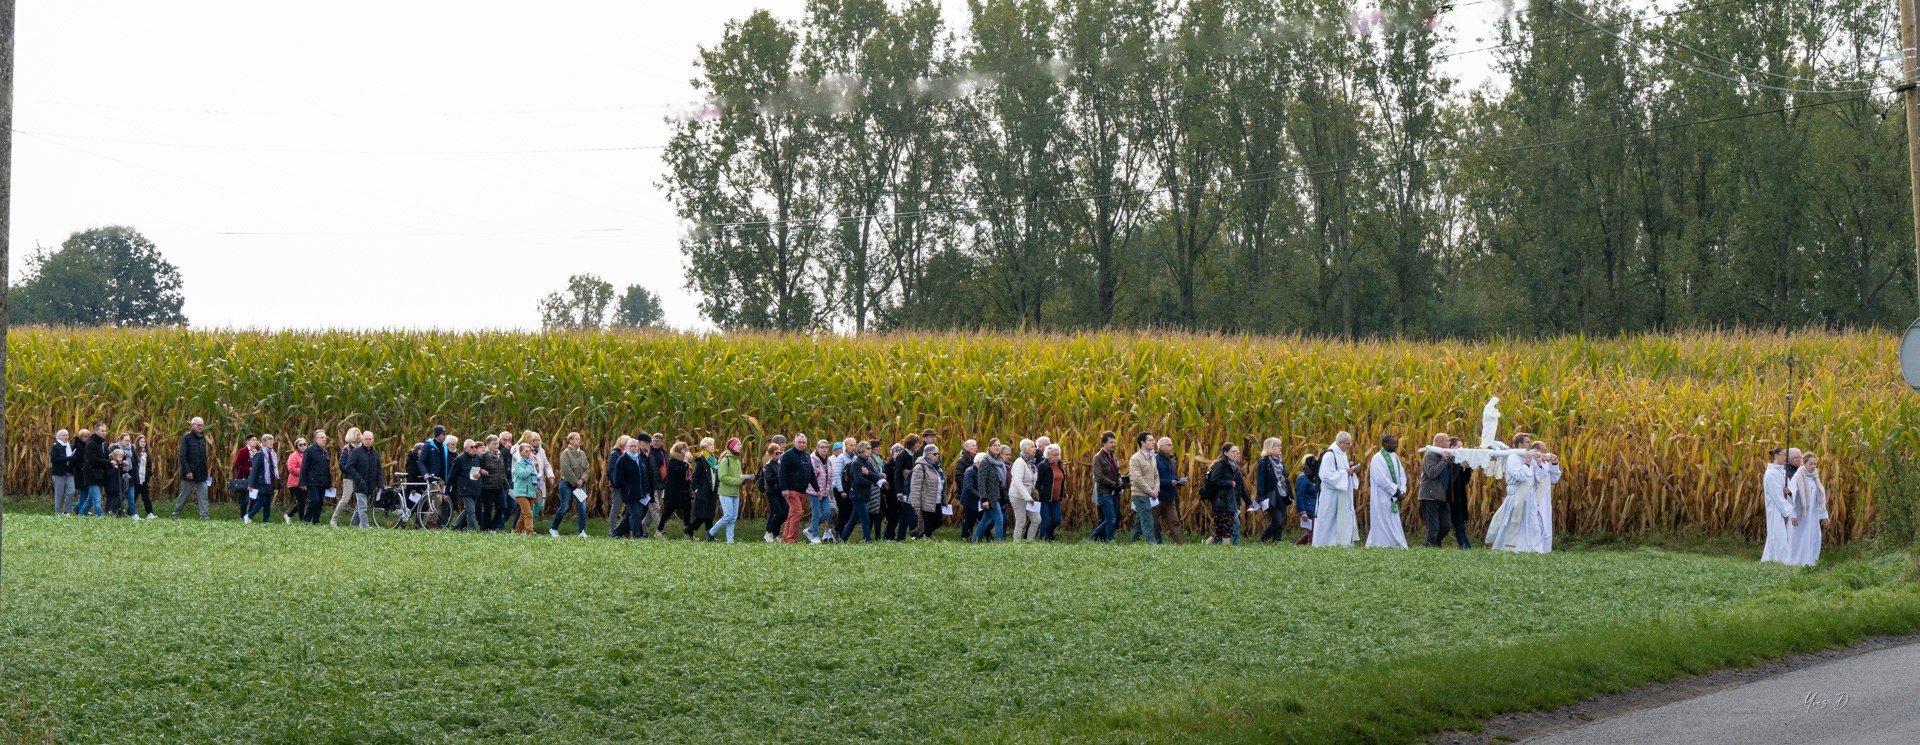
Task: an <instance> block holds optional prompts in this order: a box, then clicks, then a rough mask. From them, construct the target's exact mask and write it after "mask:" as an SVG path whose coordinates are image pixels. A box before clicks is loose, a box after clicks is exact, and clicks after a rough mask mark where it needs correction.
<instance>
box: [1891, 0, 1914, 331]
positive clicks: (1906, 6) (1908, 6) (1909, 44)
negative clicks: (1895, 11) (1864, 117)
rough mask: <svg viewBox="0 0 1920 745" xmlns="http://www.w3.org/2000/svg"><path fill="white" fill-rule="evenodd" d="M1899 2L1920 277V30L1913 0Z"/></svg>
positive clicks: (1910, 169)
mask: <svg viewBox="0 0 1920 745" xmlns="http://www.w3.org/2000/svg"><path fill="white" fill-rule="evenodd" d="M1894 2H1896V3H1899V4H1900V69H1901V71H1902V72H1904V73H1905V74H1906V84H1905V85H1903V86H1901V91H1902V92H1903V93H1905V94H1906V96H1905V97H1906V99H1907V177H1908V178H1909V179H1910V180H1911V183H1912V191H1913V260H1914V270H1913V272H1914V278H1915V280H1920V90H1915V89H1914V86H1915V85H1920V59H1915V57H1914V47H1915V40H1916V38H1920V34H1916V33H1915V31H1914V17H1913V16H1914V9H1913V3H1914V0H1894ZM1914 292H1915V293H1916V294H1915V296H1914V297H1915V298H1920V282H1916V286H1915V287H1914Z"/></svg>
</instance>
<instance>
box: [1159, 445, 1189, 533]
mask: <svg viewBox="0 0 1920 745" xmlns="http://www.w3.org/2000/svg"><path fill="white" fill-rule="evenodd" d="M1153 463H1154V468H1155V469H1157V470H1158V471H1159V472H1160V504H1158V505H1155V506H1154V508H1153V532H1154V540H1157V541H1160V542H1162V543H1186V542H1187V531H1186V530H1185V529H1183V528H1181V527H1180V487H1182V486H1186V485H1187V480H1186V479H1183V478H1180V477H1179V472H1178V471H1176V470H1175V468H1174V464H1173V438H1171V437H1162V438H1160V441H1159V442H1156V443H1154V451H1153ZM1167 539H1172V540H1167Z"/></svg>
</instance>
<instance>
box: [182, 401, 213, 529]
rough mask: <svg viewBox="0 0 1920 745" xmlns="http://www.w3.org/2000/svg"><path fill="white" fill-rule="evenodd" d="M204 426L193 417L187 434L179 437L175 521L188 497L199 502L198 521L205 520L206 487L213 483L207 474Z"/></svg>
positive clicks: (199, 420)
mask: <svg viewBox="0 0 1920 745" xmlns="http://www.w3.org/2000/svg"><path fill="white" fill-rule="evenodd" d="M206 426H207V423H206V422H205V421H202V420H201V419H200V417H194V418H193V421H192V422H191V423H190V424H189V425H188V428H187V433H186V434H184V435H181V436H180V498H179V499H177V500H175V501H174V503H173V517H174V519H176V520H177V519H179V518H180V508H182V507H185V506H187V498H188V497H194V498H196V499H198V500H199V502H200V519H202V520H205V519H207V485H208V484H211V483H213V475H212V474H209V473H207V435H206V432H205V430H206Z"/></svg>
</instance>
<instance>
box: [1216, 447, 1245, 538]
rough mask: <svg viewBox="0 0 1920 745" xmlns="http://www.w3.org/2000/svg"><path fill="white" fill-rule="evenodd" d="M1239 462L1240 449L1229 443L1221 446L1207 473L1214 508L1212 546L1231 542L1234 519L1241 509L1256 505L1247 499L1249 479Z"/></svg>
mask: <svg viewBox="0 0 1920 745" xmlns="http://www.w3.org/2000/svg"><path fill="white" fill-rule="evenodd" d="M1240 458H1241V454H1240V446H1238V445H1235V444H1233V443H1231V442H1229V443H1226V444H1224V445H1221V446H1220V459H1219V460H1216V461H1214V462H1213V467H1212V468H1209V469H1207V483H1206V489H1207V500H1208V502H1210V503H1211V505H1212V507H1213V535H1211V536H1208V537H1207V540H1206V542H1207V543H1209V544H1215V543H1227V542H1230V541H1232V540H1233V518H1234V516H1235V515H1237V514H1239V512H1240V508H1241V506H1242V505H1247V504H1252V503H1253V500H1251V499H1248V498H1247V479H1246V477H1245V476H1244V475H1243V474H1242V473H1241V472H1240Z"/></svg>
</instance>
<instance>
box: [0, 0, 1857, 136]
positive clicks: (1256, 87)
mask: <svg viewBox="0 0 1920 745" xmlns="http://www.w3.org/2000/svg"><path fill="white" fill-rule="evenodd" d="M1489 1H1490V0H1474V2H1470V3H1465V4H1462V5H1458V6H1455V8H1456V9H1457V8H1462V7H1469V6H1472V5H1478V4H1481V3H1485V2H1489ZM1754 1H1755V0H1720V1H1719V2H1714V3H1708V4H1706V5H1700V6H1696V7H1692V8H1681V9H1678V10H1673V11H1669V12H1666V13H1655V14H1650V15H1645V16H1640V17H1637V18H1630V19H1626V20H1622V21H1616V22H1613V23H1609V24H1605V26H1606V27H1611V26H1623V25H1627V24H1637V23H1641V22H1644V21H1651V20H1656V19H1660V18H1668V17H1672V16H1676V15H1680V14H1683V13H1696V12H1701V11H1706V10H1711V9H1713V8H1718V7H1724V6H1727V5H1735V4H1741V5H1751V4H1752V3H1753V2H1754ZM1583 20H1584V19H1583ZM1588 25H1589V26H1593V28H1586V29H1577V30H1574V31H1569V32H1564V33H1560V34H1555V35H1552V36H1546V37H1540V36H1529V37H1527V38H1524V39H1516V40H1514V41H1510V42H1505V43H1502V44H1495V45H1492V46H1485V47H1476V48H1473V49H1465V50H1456V51H1453V52H1448V53H1445V54H1437V55H1433V57H1432V59H1434V60H1444V59H1451V58H1454V57H1460V56H1465V55H1468V54H1478V53H1481V52H1489V51H1494V50H1498V49H1506V48H1508V47H1513V46H1518V45H1521V44H1528V43H1538V42H1540V41H1551V40H1554V39H1563V38H1568V37H1572V36H1578V35H1581V34H1588V33H1593V32H1594V31H1603V32H1604V31H1605V27H1603V26H1600V25H1595V24H1593V23H1592V22H1590V21H1589V22H1588ZM1616 38H1617V37H1616ZM1622 41H1625V40H1624V39H1622ZM1723 77H1724V76H1723ZM1729 79H1731V78H1729ZM1284 82H1286V81H1275V82H1261V83H1255V84H1249V85H1243V86H1235V87H1230V88H1221V89H1218V90H1205V91H1194V92H1190V93H1172V94H1168V95H1164V96H1156V97H1149V98H1145V99H1141V100H1134V101H1121V102H1114V103H1107V104H1096V105H1087V104H1084V103H1082V104H1079V105H1067V106H1059V107H1048V108H1043V109H1040V110H1036V111H1029V112H1026V113H1022V114H1011V115H1007V116H1002V117H996V118H994V119H992V121H995V122H998V123H1001V124H1007V123H1012V122H1019V121H1025V120H1028V119H1035V118H1040V117H1047V116H1064V115H1068V114H1080V115H1083V116H1084V115H1086V114H1089V113H1093V112H1105V111H1119V110H1125V109H1131V108H1140V107H1152V106H1163V105H1165V104H1168V103H1171V102H1174V101H1181V100H1185V99H1205V98H1215V97H1224V96H1232V95H1238V94H1242V93H1250V92H1255V91H1263V90H1270V89H1272V88H1273V87H1274V86H1276V85H1280V84H1282V83H1284ZM1808 92H1819V91H1808ZM1842 92H1851V91H1842ZM954 100H955V101H958V100H965V99H964V98H962V99H954ZM950 102H951V101H949V102H939V103H950ZM936 105H937V104H936ZM925 128H926V127H925V126H916V127H893V128H888V129H881V130H876V131H874V132H873V133H872V134H874V135H876V136H888V135H898V134H904V133H909V132H916V131H920V130H923V129H925ZM13 131H14V132H16V133H18V134H30V135H33V136H37V137H55V138H61V139H69V140H82V141H91V142H108V143H117V144H127V145H145V146H153V147H177V148H187V149H196V150H223V151H235V152H289V153H306V154H313V155H379V156H413V157H440V156H485V155H541V154H564V153H609V152H638V151H648V150H665V149H667V148H668V147H671V145H665V144H661V145H627V146H607V147H577V148H530V149H510V150H447V151H418V150H414V151H404V150H344V149H330V148H288V147H246V146H235V145H207V144H197V143H179V142H160V141H152V140H140V139H127V138H113V137H97V136H89V135H73V134H63V133H58V132H30V131H26V130H19V129H15V130H13Z"/></svg>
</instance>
